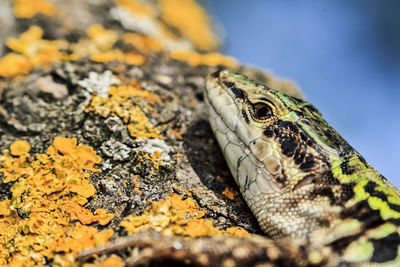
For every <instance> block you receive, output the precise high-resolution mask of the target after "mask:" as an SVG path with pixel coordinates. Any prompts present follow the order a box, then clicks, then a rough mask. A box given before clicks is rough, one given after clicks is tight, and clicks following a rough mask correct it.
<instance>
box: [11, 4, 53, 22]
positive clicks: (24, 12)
mask: <svg viewBox="0 0 400 267" xmlns="http://www.w3.org/2000/svg"><path fill="white" fill-rule="evenodd" d="M13 3H14V8H13V12H14V15H15V16H16V17H17V18H21V19H29V18H33V17H34V16H35V15H37V14H43V15H45V16H54V15H55V13H56V8H55V7H54V5H53V4H52V3H50V2H48V1H47V0H13Z"/></svg>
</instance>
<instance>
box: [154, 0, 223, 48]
mask: <svg viewBox="0 0 400 267" xmlns="http://www.w3.org/2000/svg"><path fill="white" fill-rule="evenodd" d="M158 2H159V4H160V6H161V18H162V19H163V21H165V22H166V23H167V24H169V25H171V26H173V27H175V28H177V29H178V30H179V31H180V32H181V33H182V35H183V36H185V37H186V38H188V39H189V40H190V41H191V42H192V43H194V44H195V45H196V47H197V48H199V49H200V50H206V51H210V50H214V49H216V48H217V46H218V38H217V36H216V35H215V34H214V33H213V31H212V28H211V24H210V21H209V19H208V16H207V14H206V12H205V10H204V9H203V8H202V7H201V6H200V5H199V4H198V3H197V2H196V1H194V0H158Z"/></svg>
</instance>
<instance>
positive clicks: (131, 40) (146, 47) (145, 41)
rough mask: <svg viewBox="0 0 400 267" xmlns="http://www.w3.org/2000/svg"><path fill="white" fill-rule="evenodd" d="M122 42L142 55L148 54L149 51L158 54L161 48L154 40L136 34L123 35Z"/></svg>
mask: <svg viewBox="0 0 400 267" xmlns="http://www.w3.org/2000/svg"><path fill="white" fill-rule="evenodd" d="M122 40H123V41H124V42H125V43H128V44H131V45H132V46H133V47H135V48H136V49H137V50H138V51H139V52H141V53H142V54H144V55H146V54H148V53H149V52H150V51H154V52H159V51H161V48H162V47H161V44H160V42H159V41H157V40H156V39H155V38H152V37H150V36H145V35H139V34H136V33H125V34H124V35H123V36H122Z"/></svg>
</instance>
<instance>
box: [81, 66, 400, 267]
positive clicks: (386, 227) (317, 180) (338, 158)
mask: <svg viewBox="0 0 400 267" xmlns="http://www.w3.org/2000/svg"><path fill="white" fill-rule="evenodd" d="M204 99H205V106H206V108H207V111H208V116H209V122H210V125H211V128H212V130H213V132H214V134H215V137H216V139H217V141H218V143H219V145H220V147H221V149H222V152H223V154H224V157H225V159H226V161H227V164H228V167H229V169H230V171H231V174H232V176H233V178H234V179H235V181H236V183H237V184H238V186H239V188H240V191H241V193H242V195H243V197H244V199H245V200H246V202H247V204H248V206H249V207H250V209H251V210H252V212H253V214H254V215H255V217H256V218H257V220H258V222H259V225H260V227H261V228H262V230H263V231H264V232H265V237H260V236H255V237H250V238H234V237H208V238H197V239H184V238H181V237H164V236H162V235H160V234H158V233H156V232H152V231H147V232H143V233H139V234H137V235H134V236H131V237H127V238H122V239H117V240H116V241H114V242H112V243H110V244H107V245H105V246H103V247H99V248H95V249H93V250H90V251H87V252H84V253H83V254H82V255H81V256H80V258H81V259H84V258H87V257H88V256H90V255H93V254H99V253H104V252H107V251H113V250H117V249H119V248H121V247H126V246H132V245H135V246H142V247H146V249H144V250H142V252H141V253H139V254H138V255H136V256H135V257H132V259H131V261H130V264H131V265H136V264H140V263H143V262H145V261H148V260H150V259H160V258H165V259H173V260H178V261H185V260H186V261H187V260H188V261H189V262H190V263H191V264H194V265H200V266H209V265H212V266H240V265H242V266H258V265H259V266H400V256H399V254H400V253H399V252H400V250H399V245H400V236H399V232H400V227H399V225H400V191H399V190H398V189H396V188H395V187H394V186H393V185H392V184H391V183H390V182H389V181H388V180H387V179H386V178H385V177H384V176H382V175H381V174H380V173H379V172H378V171H376V170H375V169H374V168H373V167H371V166H370V164H368V163H367V162H366V161H365V159H364V158H363V157H362V156H361V155H360V154H359V153H358V152H357V151H356V150H355V149H354V148H352V147H351V146H350V145H349V144H348V143H347V142H346V141H345V140H344V139H343V138H342V137H341V136H340V135H339V134H338V133H337V132H336V131H335V130H334V129H333V128H332V127H331V126H329V124H328V123H327V122H326V121H325V120H324V119H323V117H322V115H321V113H320V112H319V111H318V110H317V109H316V108H315V107H314V106H313V105H311V104H310V103H308V102H306V101H304V100H301V99H298V98H296V97H292V96H289V95H287V94H285V93H283V92H280V91H277V90H274V89H271V88H269V87H267V86H265V85H261V84H258V83H256V82H254V81H252V80H250V79H249V78H248V77H246V76H244V75H242V74H240V73H234V72H231V71H228V70H218V71H216V72H214V73H212V74H210V75H209V76H208V78H207V85H206V87H205V89H204Z"/></svg>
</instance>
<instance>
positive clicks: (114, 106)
mask: <svg viewBox="0 0 400 267" xmlns="http://www.w3.org/2000/svg"><path fill="white" fill-rule="evenodd" d="M108 93H109V95H110V96H109V97H108V98H105V97H103V96H99V95H97V96H94V97H93V99H92V102H91V104H90V106H89V107H88V108H87V109H86V112H91V111H93V112H95V113H96V114H99V115H101V116H103V117H108V116H114V115H118V116H119V117H120V118H122V119H123V120H124V122H125V123H127V124H128V125H127V127H128V130H129V133H130V134H131V136H133V137H136V138H161V135H160V133H159V130H158V129H157V128H155V127H154V126H153V125H151V123H150V122H149V120H148V118H147V116H146V115H145V114H144V113H143V111H142V109H141V108H140V107H139V106H138V105H137V103H140V102H144V103H146V105H147V109H148V110H152V108H151V106H150V105H151V104H156V103H161V100H160V99H159V97H157V96H156V95H153V94H151V93H150V92H148V91H145V90H143V89H141V87H140V86H139V85H138V84H135V85H122V86H118V87H117V86H111V87H110V89H109V91H108Z"/></svg>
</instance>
